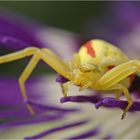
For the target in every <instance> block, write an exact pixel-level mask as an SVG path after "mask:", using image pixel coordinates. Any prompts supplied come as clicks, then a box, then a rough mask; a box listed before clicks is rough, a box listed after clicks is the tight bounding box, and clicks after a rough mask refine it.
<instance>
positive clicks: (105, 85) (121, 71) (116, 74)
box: [95, 60, 140, 119]
mask: <svg viewBox="0 0 140 140" xmlns="http://www.w3.org/2000/svg"><path fill="white" fill-rule="evenodd" d="M133 73H140V62H139V61H138V60H130V61H128V62H125V63H123V64H120V65H118V66H116V67H114V68H113V69H111V70H110V71H108V72H107V73H105V74H104V75H103V76H102V77H101V78H100V79H99V80H98V81H97V82H96V86H95V88H96V89H100V90H121V91H122V92H123V94H124V96H125V97H126V99H127V100H128V105H127V107H126V108H125V110H124V113H123V115H122V119H123V118H124V117H125V114H126V112H127V111H128V110H129V108H130V107H131V105H132V104H133V101H132V98H131V96H130V94H129V91H128V89H127V88H126V87H125V86H124V85H122V84H120V83H119V82H120V81H121V80H123V79H125V78H127V77H128V76H129V75H131V74H133Z"/></svg>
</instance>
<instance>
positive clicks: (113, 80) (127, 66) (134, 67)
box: [96, 60, 140, 89]
mask: <svg viewBox="0 0 140 140" xmlns="http://www.w3.org/2000/svg"><path fill="white" fill-rule="evenodd" d="M136 72H138V73H140V62H139V61H138V60H130V61H128V62H125V63H123V64H120V65H118V66H116V67H114V68H113V69H111V70H109V71H108V72H106V73H105V74H104V75H103V76H102V77H101V78H100V79H99V80H98V81H97V82H96V87H97V88H100V89H102V88H106V87H111V86H112V85H115V84H117V83H118V82H120V81H121V80H123V79H125V78H126V77H128V76H129V75H131V74H133V73H136Z"/></svg>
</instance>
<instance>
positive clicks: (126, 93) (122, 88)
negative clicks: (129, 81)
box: [104, 84, 133, 119]
mask: <svg viewBox="0 0 140 140" xmlns="http://www.w3.org/2000/svg"><path fill="white" fill-rule="evenodd" d="M104 90H119V91H120V92H118V93H119V95H121V94H122V93H123V94H124V96H125V97H126V99H127V101H128V105H127V107H126V108H125V110H124V112H123V114H122V117H121V119H124V117H125V115H126V113H127V112H128V110H129V108H130V107H131V106H132V104H133V100H132V98H131V96H130V94H129V91H128V89H127V88H126V87H125V86H124V85H122V84H116V85H114V86H111V87H109V88H105V89H104Z"/></svg>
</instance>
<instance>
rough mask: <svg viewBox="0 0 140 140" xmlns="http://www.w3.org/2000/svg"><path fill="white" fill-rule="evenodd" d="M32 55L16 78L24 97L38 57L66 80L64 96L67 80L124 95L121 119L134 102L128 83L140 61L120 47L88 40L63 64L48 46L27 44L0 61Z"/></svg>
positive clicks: (136, 71)
mask: <svg viewBox="0 0 140 140" xmlns="http://www.w3.org/2000/svg"><path fill="white" fill-rule="evenodd" d="M31 55H32V56H33V57H32V59H31V60H30V62H29V64H28V65H27V66H26V68H25V70H24V71H23V73H22V74H21V76H20V78H19V84H20V89H21V93H22V96H23V98H24V99H25V100H27V98H28V97H27V95H26V90H25V85H24V84H25V82H26V80H27V79H28V78H29V76H30V74H31V73H32V71H33V69H34V68H35V66H36V65H37V63H38V62H39V60H43V61H44V62H45V63H47V64H48V65H49V66H50V67H52V68H53V69H54V70H55V71H56V72H57V73H58V74H60V75H62V76H63V77H65V78H66V79H68V80H69V81H68V82H66V83H64V84H62V85H61V87H62V91H63V95H64V96H67V91H68V85H69V84H70V83H73V84H75V85H77V86H80V90H83V89H85V88H91V89H93V90H96V91H114V92H113V93H115V94H116V98H119V97H120V96H121V94H123V95H124V96H125V97H126V99H127V101H128V105H127V107H126V108H125V110H124V112H123V115H122V119H123V118H124V117H125V114H126V113H127V111H128V110H129V108H130V107H131V105H132V104H133V100H132V98H131V96H130V94H129V91H128V87H129V86H130V85H131V81H132V77H133V75H134V74H135V73H140V61H138V60H130V59H129V58H128V57H127V56H126V55H125V54H124V53H123V52H122V51H121V50H120V49H118V48H117V47H116V46H114V45H112V44H110V43H108V42H106V41H103V40H99V39H95V40H90V41H88V42H87V43H85V44H83V45H82V47H81V48H80V50H79V51H78V53H75V54H74V55H73V57H72V59H71V60H69V61H68V62H66V63H65V62H63V61H62V60H61V59H60V58H59V56H57V55H56V54H55V53H54V52H52V51H51V50H50V49H46V48H43V49H39V48H36V47H28V48H26V49H24V50H21V51H18V52H15V53H12V54H8V55H4V56H1V57H0V64H2V63H6V62H11V61H15V60H18V59H21V58H25V57H27V56H31ZM103 93H104V92H103ZM27 108H28V109H29V111H30V113H31V114H34V111H33V109H32V107H31V106H30V105H29V104H28V103H27Z"/></svg>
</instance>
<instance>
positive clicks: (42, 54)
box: [19, 48, 68, 114]
mask: <svg viewBox="0 0 140 140" xmlns="http://www.w3.org/2000/svg"><path fill="white" fill-rule="evenodd" d="M40 59H41V60H43V61H44V62H45V63H47V64H48V65H50V66H51V67H52V68H54V69H55V70H56V71H57V72H58V73H59V74H61V75H63V76H65V77H66V76H67V77H66V78H68V72H67V67H66V65H65V64H64V63H63V62H62V61H61V59H60V58H59V57H58V56H57V55H55V54H54V53H53V52H52V51H51V50H49V49H46V48H43V49H41V50H39V51H37V52H36V53H35V54H34V56H33V58H32V59H31V61H30V62H29V64H28V65H27V66H26V68H25V70H24V71H23V73H22V74H21V76H20V78H19V84H20V89H21V92H22V95H23V98H24V99H25V100H26V99H27V94H26V90H25V82H26V80H27V79H28V77H29V76H30V75H31V73H32V71H33V69H34V68H35V66H36V65H37V63H38V62H39V60H40ZM66 92H67V88H66V87H65V88H64V94H66ZM27 107H28V109H29V111H30V112H31V114H34V111H33V109H32V108H31V106H30V105H29V104H27Z"/></svg>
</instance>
